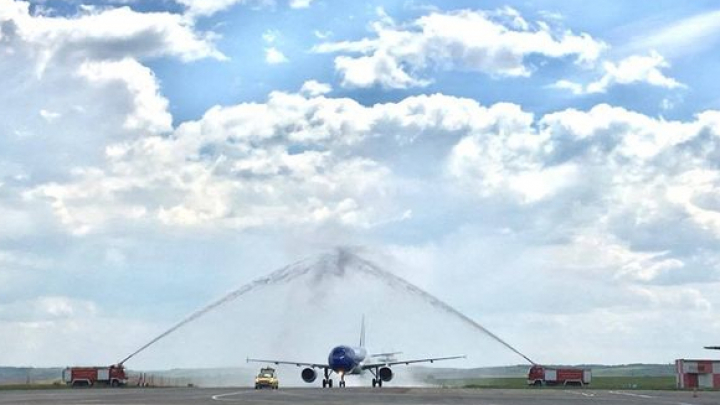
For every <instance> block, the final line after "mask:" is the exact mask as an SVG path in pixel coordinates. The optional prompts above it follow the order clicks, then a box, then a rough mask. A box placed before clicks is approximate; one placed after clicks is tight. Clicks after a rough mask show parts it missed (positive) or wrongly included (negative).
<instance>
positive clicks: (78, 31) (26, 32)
mask: <svg viewBox="0 0 720 405" xmlns="http://www.w3.org/2000/svg"><path fill="white" fill-rule="evenodd" d="M0 10H2V11H0V21H12V24H11V25H10V26H13V27H14V29H13V30H11V31H9V32H10V36H9V37H8V38H5V40H6V41H10V46H11V47H12V48H14V46H13V45H14V44H13V43H17V42H18V41H22V42H24V44H22V45H21V44H17V45H19V46H23V47H28V48H30V47H31V48H33V49H34V50H35V51H36V52H37V53H38V54H39V55H41V56H40V58H39V61H38V65H37V67H36V72H37V73H38V74H39V75H40V74H42V73H43V71H44V69H45V67H46V66H47V65H48V64H49V63H51V61H52V60H53V59H55V58H57V59H59V60H63V62H64V60H66V59H75V60H82V59H118V60H119V59H123V58H126V57H135V58H149V57H158V56H165V55H169V56H177V57H179V58H181V59H182V60H184V61H191V60H197V59H201V58H208V57H212V58H217V59H224V58H225V56H224V55H222V53H220V52H219V51H217V50H216V49H215V47H214V45H213V40H214V39H215V38H214V36H213V35H212V34H210V33H205V34H201V33H198V32H196V31H195V30H194V28H193V26H192V25H191V24H190V23H189V22H187V21H186V20H185V19H184V18H183V17H182V16H179V15H176V14H170V13H138V12H135V11H132V10H131V9H130V8H129V7H120V8H110V9H103V10H102V11H99V12H92V13H89V14H83V15H80V16H78V17H74V18H66V17H36V16H33V15H31V14H30V12H29V4H28V3H25V2H21V1H16V0H2V1H0Z"/></svg>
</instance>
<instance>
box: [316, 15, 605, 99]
mask: <svg viewBox="0 0 720 405" xmlns="http://www.w3.org/2000/svg"><path fill="white" fill-rule="evenodd" d="M373 31H374V33H375V34H376V36H377V37H376V38H373V39H369V38H364V39H361V40H359V41H352V42H348V41H344V42H334V43H324V44H320V45H317V46H315V47H314V48H313V50H314V51H315V52H319V53H336V52H343V53H360V54H361V55H359V56H347V55H341V56H338V57H336V59H335V69H336V70H337V71H338V72H339V73H340V75H341V76H342V78H343V79H342V84H343V86H347V87H371V86H375V85H380V86H382V87H386V88H407V87H414V86H426V85H427V84H429V83H430V80H429V79H425V78H423V73H425V72H428V71H430V70H432V69H439V70H461V71H471V72H480V73H485V74H489V75H492V76H497V77H516V76H530V75H531V73H532V70H533V68H532V67H531V66H528V65H527V64H526V61H525V58H526V57H527V56H530V55H542V56H544V57H547V58H563V57H574V58H575V59H576V61H577V62H579V63H587V62H593V61H595V60H596V59H597V58H598V56H599V54H600V53H601V52H602V51H603V49H604V48H605V44H603V43H602V42H599V41H596V40H594V39H593V38H592V37H590V36H589V35H587V34H580V35H576V34H573V33H572V32H569V31H559V30H556V31H553V30H552V29H551V28H550V27H549V26H548V25H547V24H544V23H543V24H537V26H535V27H534V26H532V25H531V24H530V23H528V22H527V21H525V20H524V19H523V18H522V17H521V16H520V14H519V13H518V12H517V11H515V10H513V9H511V8H505V9H502V10H498V11H494V12H484V11H469V10H463V11H456V12H450V13H437V12H433V13H431V14H429V15H426V16H423V17H420V18H419V19H417V20H415V21H413V22H412V23H410V24H407V25H405V26H401V25H397V24H395V23H394V22H393V21H392V20H391V19H389V17H387V16H386V15H384V13H381V21H379V22H377V23H375V24H373Z"/></svg>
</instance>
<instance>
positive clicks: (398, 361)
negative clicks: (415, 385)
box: [362, 356, 465, 370]
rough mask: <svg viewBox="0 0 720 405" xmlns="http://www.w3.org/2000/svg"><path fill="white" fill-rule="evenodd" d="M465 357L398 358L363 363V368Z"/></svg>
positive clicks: (461, 357) (462, 357)
mask: <svg viewBox="0 0 720 405" xmlns="http://www.w3.org/2000/svg"><path fill="white" fill-rule="evenodd" d="M464 358H465V356H451V357H432V358H428V359H413V360H396V361H388V362H385V363H371V364H363V366H362V369H363V370H367V369H370V368H377V367H389V366H397V365H400V364H404V365H408V364H412V363H434V362H436V361H441V360H453V359H464Z"/></svg>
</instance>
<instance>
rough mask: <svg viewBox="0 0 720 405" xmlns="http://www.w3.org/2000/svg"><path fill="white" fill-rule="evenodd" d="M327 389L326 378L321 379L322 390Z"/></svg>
mask: <svg viewBox="0 0 720 405" xmlns="http://www.w3.org/2000/svg"><path fill="white" fill-rule="evenodd" d="M325 387H327V378H323V388H325Z"/></svg>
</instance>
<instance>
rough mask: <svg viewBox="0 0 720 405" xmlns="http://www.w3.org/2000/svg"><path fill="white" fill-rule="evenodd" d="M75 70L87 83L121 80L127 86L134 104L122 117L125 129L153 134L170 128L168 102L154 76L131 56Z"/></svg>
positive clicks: (105, 82)
mask: <svg viewBox="0 0 720 405" xmlns="http://www.w3.org/2000/svg"><path fill="white" fill-rule="evenodd" d="M78 73H79V75H80V76H82V77H84V78H86V79H87V80H88V81H89V82H90V83H94V84H95V83H98V84H108V83H121V84H123V85H125V86H127V89H128V92H129V93H130V94H131V96H132V104H133V107H132V109H131V111H132V113H130V114H129V115H128V116H127V118H126V119H125V128H127V129H130V130H145V131H150V132H153V133H157V132H166V131H169V130H170V129H171V127H172V117H171V116H170V113H169V112H168V111H167V108H168V101H167V99H165V98H164V97H163V96H161V95H160V89H159V86H158V84H157V80H156V79H155V75H154V74H153V72H152V71H151V70H150V69H149V68H147V67H145V66H143V65H141V64H140V63H139V62H137V61H135V60H133V59H124V60H121V61H117V62H95V63H93V62H87V63H83V64H82V65H81V66H80V70H79V72H78Z"/></svg>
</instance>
